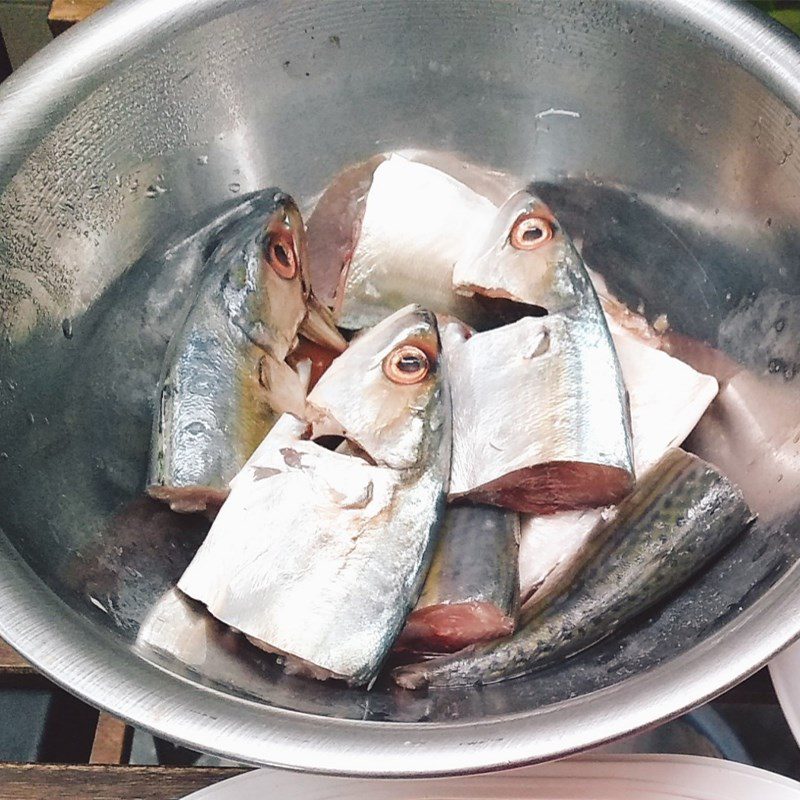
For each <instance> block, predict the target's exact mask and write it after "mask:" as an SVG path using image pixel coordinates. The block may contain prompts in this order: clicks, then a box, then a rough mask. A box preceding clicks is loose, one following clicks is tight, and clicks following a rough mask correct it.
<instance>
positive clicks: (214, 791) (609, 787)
mask: <svg viewBox="0 0 800 800" xmlns="http://www.w3.org/2000/svg"><path fill="white" fill-rule="evenodd" d="M798 657H800V654H798ZM272 798H280V800H455V798H458V800H800V783H797V782H795V781H792V780H789V779H788V778H783V777H781V776H779V775H773V774H772V773H771V772H765V771H764V770H760V769H756V768H755V767H748V766H744V765H742V764H736V763H734V762H731V761H723V760H721V759H714V758H702V757H699V756H674V755H631V756H585V757H579V758H574V759H569V760H566V761H559V762H555V763H549V764H540V765H538V766H535V767H525V768H524V769H517V770H510V771H508V772H502V773H495V774H493V775H476V776H473V777H469V778H442V779H438V780H368V779H360V778H330V777H326V776H323V775H306V774H298V773H291V772H282V771H279V770H273V769H260V770H254V771H253V772H249V773H246V774H245V775H239V776H238V777H236V778H231V779H229V780H227V781H223V782H221V783H218V784H216V785H214V786H210V787H208V788H207V789H202V790H201V791H199V792H196V793H194V794H192V795H190V796H189V798H186V800H271V799H272Z"/></svg>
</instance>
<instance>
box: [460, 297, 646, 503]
mask: <svg viewBox="0 0 800 800" xmlns="http://www.w3.org/2000/svg"><path fill="white" fill-rule="evenodd" d="M595 311H596V312H597V313H594V312H595ZM598 315H599V316H598ZM449 364H450V374H451V387H452V395H453V463H452V473H451V484H450V497H451V499H454V500H455V499H469V500H471V501H472V502H475V503H489V504H492V505H499V506H502V507H505V508H510V509H512V510H515V511H524V512H530V513H537V514H548V513H553V512H555V511H561V510H569V509H576V508H591V507H596V506H603V505H608V504H611V503H615V502H618V501H619V500H621V499H622V498H623V497H624V496H625V495H626V494H627V493H628V491H629V490H630V489H631V487H632V484H633V461H632V451H631V429H630V410H629V407H628V398H627V394H626V391H625V387H624V384H623V383H622V378H621V374H620V369H619V362H618V361H617V356H616V353H615V352H614V347H613V345H612V344H611V339H610V335H609V333H608V328H607V327H606V324H605V321H604V320H603V318H602V312H601V311H600V309H599V307H597V308H595V307H594V306H593V305H592V304H591V303H587V304H586V305H585V306H583V307H581V308H580V309H576V310H575V313H572V312H564V313H560V314H552V315H549V316H546V317H525V318H523V319H521V320H520V321H519V322H516V323H514V324H512V325H506V326H504V327H502V328H498V329H496V330H493V331H486V332H484V333H477V334H475V335H474V336H472V337H471V338H470V339H468V340H467V341H465V342H464V343H463V344H462V345H460V346H457V347H455V348H454V349H453V352H452V354H451V356H450V358H449Z"/></svg>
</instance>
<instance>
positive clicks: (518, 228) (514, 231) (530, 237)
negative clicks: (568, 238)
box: [509, 213, 553, 250]
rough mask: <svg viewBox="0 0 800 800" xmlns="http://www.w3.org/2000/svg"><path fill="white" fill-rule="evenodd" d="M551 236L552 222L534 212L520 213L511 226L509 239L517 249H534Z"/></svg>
mask: <svg viewBox="0 0 800 800" xmlns="http://www.w3.org/2000/svg"><path fill="white" fill-rule="evenodd" d="M552 238H553V223H552V222H550V220H548V219H545V218H544V217H539V216H536V214H531V213H527V214H522V216H520V217H518V218H517V221H516V222H515V223H514V224H513V226H512V227H511V234H510V236H509V241H510V242H511V246H512V247H514V248H516V249H517V250H536V248H537V247H541V246H542V245H543V244H544V243H545V242H549V241H550V240H551V239H552Z"/></svg>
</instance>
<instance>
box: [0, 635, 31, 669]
mask: <svg viewBox="0 0 800 800" xmlns="http://www.w3.org/2000/svg"><path fill="white" fill-rule="evenodd" d="M35 672H36V670H35V669H34V668H33V667H32V666H31V665H30V664H29V663H28V662H27V661H26V660H25V659H24V658H23V657H22V656H21V655H20V654H19V653H18V652H17V651H16V650H14V648H13V647H11V645H9V644H6V643H5V642H4V641H3V640H2V639H0V675H9V674H14V675H30V674H33V673H35Z"/></svg>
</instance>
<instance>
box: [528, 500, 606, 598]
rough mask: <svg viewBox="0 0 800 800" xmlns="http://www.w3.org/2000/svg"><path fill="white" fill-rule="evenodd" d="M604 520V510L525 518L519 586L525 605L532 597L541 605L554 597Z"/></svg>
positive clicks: (593, 509)
mask: <svg viewBox="0 0 800 800" xmlns="http://www.w3.org/2000/svg"><path fill="white" fill-rule="evenodd" d="M603 518H604V509H600V508H585V509H580V510H579V511H559V512H558V513H556V514H545V515H539V514H523V515H522V516H521V518H520V542H519V585H520V600H521V602H522V603H523V604H525V603H527V602H528V600H529V599H530V598H531V597H532V596H533V597H535V598H536V601H537V602H538V601H540V600H541V599H543V598H547V599H549V598H552V597H553V595H554V594H555V593H556V592H557V591H558V590H559V589H560V588H561V587H562V584H563V578H564V575H565V574H568V573H569V571H570V570H571V565H574V564H576V563H578V561H579V560H580V556H581V553H582V550H583V548H584V547H585V546H586V544H587V542H588V541H589V540H590V538H591V536H592V533H593V532H594V531H595V530H596V528H597V527H598V525H599V524H601V522H602V520H603Z"/></svg>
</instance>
